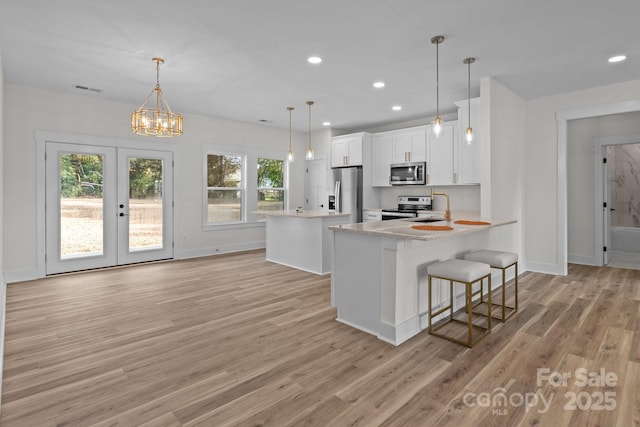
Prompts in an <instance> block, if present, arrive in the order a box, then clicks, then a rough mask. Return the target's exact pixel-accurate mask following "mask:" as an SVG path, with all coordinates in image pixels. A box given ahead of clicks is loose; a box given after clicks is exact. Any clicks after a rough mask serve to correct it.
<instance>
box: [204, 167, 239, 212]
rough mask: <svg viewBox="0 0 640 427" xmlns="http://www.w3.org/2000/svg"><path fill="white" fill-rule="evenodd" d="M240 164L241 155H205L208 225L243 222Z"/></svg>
mask: <svg viewBox="0 0 640 427" xmlns="http://www.w3.org/2000/svg"><path fill="white" fill-rule="evenodd" d="M242 163H243V162H242V156H241V155H228V154H208V155H207V223H208V224H215V223H229V222H241V221H242V220H243V217H244V212H243V199H244V197H243V195H244V188H243V182H242V175H243V174H242Z"/></svg>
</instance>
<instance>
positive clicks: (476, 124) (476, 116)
mask: <svg viewBox="0 0 640 427" xmlns="http://www.w3.org/2000/svg"><path fill="white" fill-rule="evenodd" d="M456 105H457V106H458V135H459V136H460V137H459V141H458V144H457V145H456V150H457V152H456V157H457V170H456V174H457V175H456V178H457V179H456V183H457V184H478V183H479V182H480V164H481V163H482V162H481V159H480V155H481V150H480V147H481V144H482V139H481V136H480V129H481V126H480V124H481V121H480V98H473V99H471V128H472V129H473V141H471V143H468V142H467V139H466V137H465V136H466V130H467V127H468V125H469V108H468V101H460V102H456Z"/></svg>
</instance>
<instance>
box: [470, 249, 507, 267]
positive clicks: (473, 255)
mask: <svg viewBox="0 0 640 427" xmlns="http://www.w3.org/2000/svg"><path fill="white" fill-rule="evenodd" d="M464 259H466V260H468V261H475V262H484V263H485V264H489V265H490V266H492V267H497V268H505V267H508V266H510V265H512V264H513V263H515V262H518V254H516V253H513V252H501V251H492V250H489V249H481V250H478V251H472V252H469V253H468V254H466V255H465V256H464Z"/></svg>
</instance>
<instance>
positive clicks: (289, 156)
mask: <svg viewBox="0 0 640 427" xmlns="http://www.w3.org/2000/svg"><path fill="white" fill-rule="evenodd" d="M287 110H289V152H288V153H287V161H288V162H289V163H292V162H293V149H292V148H291V112H292V111H293V107H287Z"/></svg>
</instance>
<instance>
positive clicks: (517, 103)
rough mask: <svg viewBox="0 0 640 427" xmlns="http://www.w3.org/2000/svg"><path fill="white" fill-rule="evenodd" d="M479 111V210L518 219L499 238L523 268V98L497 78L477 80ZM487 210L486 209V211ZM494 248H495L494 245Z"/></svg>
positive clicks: (525, 114)
mask: <svg viewBox="0 0 640 427" xmlns="http://www.w3.org/2000/svg"><path fill="white" fill-rule="evenodd" d="M480 100H481V103H482V104H481V114H482V120H483V124H484V125H485V126H486V127H487V128H488V129H485V128H482V135H481V136H482V141H488V142H489V144H483V148H484V150H483V152H482V153H481V157H482V158H483V159H484V162H485V163H484V165H485V167H486V166H487V163H486V162H487V159H488V162H489V163H488V168H485V169H483V171H482V179H481V184H482V194H481V199H482V202H481V204H482V208H483V209H482V214H483V215H486V216H489V217H492V218H515V219H516V220H517V221H518V223H517V225H516V227H515V230H516V231H515V232H514V233H512V234H511V235H510V238H511V241H510V242H499V243H497V245H503V247H504V249H503V250H509V251H513V252H517V253H518V254H520V261H521V264H523V270H524V269H525V268H526V254H525V250H524V243H523V242H524V238H523V230H524V223H525V220H526V218H525V216H524V212H523V200H524V169H525V160H524V152H525V141H526V133H525V125H526V117H527V104H526V101H525V100H524V99H523V98H521V97H519V96H518V95H516V94H515V93H513V92H512V91H511V90H509V89H508V88H506V87H505V86H503V85H502V84H500V83H498V82H497V81H495V80H493V79H490V78H486V79H483V80H482V81H481V96H480ZM487 210H488V212H487ZM496 249H499V248H498V247H496Z"/></svg>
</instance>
